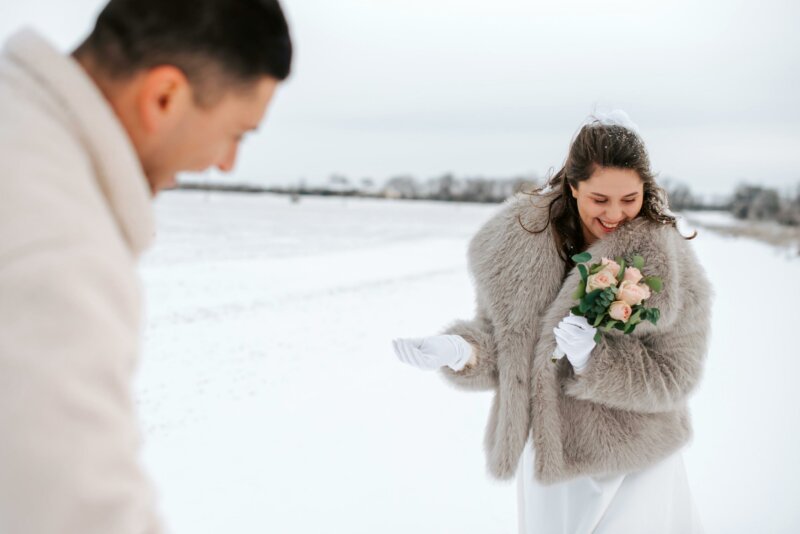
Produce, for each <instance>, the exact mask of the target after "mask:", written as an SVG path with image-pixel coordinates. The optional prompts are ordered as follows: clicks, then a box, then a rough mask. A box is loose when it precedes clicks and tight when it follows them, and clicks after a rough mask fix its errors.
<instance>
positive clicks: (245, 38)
mask: <svg viewBox="0 0 800 534" xmlns="http://www.w3.org/2000/svg"><path fill="white" fill-rule="evenodd" d="M73 55H74V56H75V58H76V59H77V60H78V61H79V62H80V63H81V65H82V66H83V67H84V69H86V71H87V72H88V73H89V75H90V76H91V77H92V78H93V79H94V81H95V82H96V83H97V85H98V86H99V87H100V89H101V91H102V92H103V94H104V95H105V96H106V98H107V99H108V101H109V102H110V104H111V106H112V107H113V108H114V111H115V112H116V114H117V116H118V117H119V119H120V121H121V122H122V124H123V125H124V127H125V129H126V130H127V132H128V134H129V135H130V137H131V140H132V142H133V145H134V147H135V148H136V151H137V153H138V155H139V160H140V161H141V163H142V167H143V169H144V172H145V174H146V176H147V179H148V181H149V182H150V187H151V190H152V191H153V193H154V194H155V193H156V192H158V191H159V190H160V189H163V188H164V187H169V186H170V185H172V184H173V183H174V176H175V174H176V173H177V172H180V171H201V170H204V169H206V168H209V167H214V166H216V167H218V168H219V169H220V170H222V171H228V170H230V169H231V168H232V167H233V165H234V161H235V159H236V151H237V148H238V144H239V141H240V140H241V138H242V136H243V135H244V134H245V133H246V132H247V131H249V130H254V129H255V128H256V127H257V126H258V124H259V123H260V122H261V119H262V118H263V116H264V113H265V111H266V108H267V106H268V104H269V102H270V100H271V98H272V95H273V92H274V90H275V87H276V86H277V84H278V82H279V81H281V80H284V79H286V77H287V76H288V75H289V70H290V65H291V58H292V44H291V39H290V37H289V30H288V26H287V23H286V19H285V17H284V15H283V12H282V11H281V8H280V6H279V4H278V2H277V0H111V1H110V2H109V3H108V5H106V7H105V9H103V11H102V12H101V13H100V16H99V17H98V19H97V24H96V25H95V28H94V30H93V31H92V33H91V34H90V35H89V37H88V38H87V39H86V41H85V42H84V43H83V44H81V45H80V47H78V49H77V50H76V51H75V52H74V54H73Z"/></svg>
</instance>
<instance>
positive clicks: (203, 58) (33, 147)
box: [0, 0, 292, 534]
mask: <svg viewBox="0 0 800 534" xmlns="http://www.w3.org/2000/svg"><path fill="white" fill-rule="evenodd" d="M291 54H292V49H291V41H290V38H289V32H288V28H287V24H286V20H285V18H284V15H283V13H282V11H281V8H280V6H279V5H278V3H277V0H168V1H166V0H111V1H110V2H109V4H108V5H107V6H106V7H105V9H104V10H103V11H102V13H101V14H100V15H99V18H98V20H97V24H96V27H95V28H94V30H93V31H92V33H91V35H90V36H89V37H88V38H87V40H86V41H85V42H84V43H83V44H82V45H81V46H80V47H79V48H78V49H77V50H76V51H75V52H74V53H73V54H72V56H63V55H61V54H59V53H58V52H56V51H55V50H54V49H53V48H52V47H51V46H50V45H49V44H48V43H47V42H45V41H44V40H43V39H41V38H40V37H39V36H37V35H36V34H35V33H33V32H31V31H23V32H21V33H19V34H17V35H15V36H13V37H12V38H11V39H10V40H9V41H8V42H7V44H6V46H5V49H4V51H3V53H2V56H0V151H2V152H1V153H2V157H1V158H0V532H2V533H3V534H17V533H20V534H21V533H24V534H40V533H60V534H72V533H81V534H122V533H125V534H128V533H130V534H151V533H157V532H161V531H162V529H161V526H160V523H159V519H158V517H157V513H156V511H155V508H156V507H155V504H154V502H153V501H154V498H153V495H152V492H151V490H150V488H149V483H148V481H147V479H146V477H145V476H144V475H143V473H142V470H141V468H140V465H139V463H138V447H139V445H138V442H139V436H138V428H137V423H136V418H135V413H134V412H135V409H134V405H133V401H132V393H131V381H132V375H133V372H134V370H135V367H136V363H137V358H138V347H139V342H138V336H139V330H140V326H141V325H140V322H139V321H140V318H139V315H140V303H139V289H138V280H137V275H136V271H135V268H136V260H137V257H138V256H139V255H140V254H141V252H142V251H143V250H144V249H145V248H146V247H147V246H148V243H149V242H150V240H151V238H152V236H153V233H154V230H153V215H152V213H151V206H150V199H151V197H152V196H153V195H155V194H156V193H157V192H158V191H159V190H160V189H162V188H164V187H168V186H170V185H172V184H173V183H174V176H175V173H177V172H179V171H182V170H193V171H199V170H202V169H205V168H207V167H212V166H216V167H218V168H219V169H221V170H223V171H228V170H230V169H231V168H233V165H234V161H235V159H236V150H237V147H238V145H239V141H240V140H241V138H242V136H243V135H244V134H245V132H247V131H249V130H253V129H255V128H256V127H257V126H258V124H259V122H260V121H261V120H262V118H263V116H264V113H265V110H266V108H267V105H268V104H269V102H270V99H271V97H272V94H273V91H274V90H275V88H276V85H277V84H278V82H279V81H281V80H283V79H285V78H286V77H287V76H288V74H289V68H290V62H291Z"/></svg>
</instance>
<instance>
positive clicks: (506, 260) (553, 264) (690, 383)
mask: <svg viewBox="0 0 800 534" xmlns="http://www.w3.org/2000/svg"><path fill="white" fill-rule="evenodd" d="M546 200H547V199H546V198H542V197H530V196H527V195H521V196H519V197H517V198H515V199H513V200H511V201H509V202H508V203H507V204H506V205H505V206H504V208H503V209H502V210H501V211H500V212H499V213H498V214H497V215H496V216H494V217H493V218H492V219H491V220H489V221H488V222H487V223H486V224H485V225H484V227H483V228H482V229H481V230H480V231H479V232H478V233H477V234H476V235H475V237H474V238H473V239H472V241H471V243H470V247H469V266H470V272H471V274H472V276H473V279H474V283H475V290H476V301H477V302H476V307H477V310H476V316H475V318H474V319H473V320H471V321H459V322H457V323H455V324H454V325H452V326H451V327H450V328H448V329H447V331H446V333H449V334H458V335H461V336H463V337H464V338H465V339H467V341H469V342H471V343H472V344H473V345H475V346H476V347H477V349H478V350H477V354H478V359H477V362H476V363H475V365H474V366H472V367H468V368H466V369H464V370H463V371H461V372H454V371H452V370H450V369H449V368H444V369H443V371H442V372H443V373H444V375H445V376H446V377H447V378H448V379H449V380H451V381H452V382H454V383H455V384H456V385H458V386H460V387H463V388H467V389H478V390H486V389H488V390H494V391H495V396H494V402H493V404H492V408H491V413H490V416H489V421H488V423H487V428H486V437H485V442H484V447H485V450H486V453H487V461H488V468H489V471H490V472H491V473H492V474H493V475H494V476H495V477H497V478H500V479H507V478H511V477H512V476H513V475H514V473H515V470H516V468H517V465H518V461H519V457H520V453H521V451H522V449H523V447H524V446H525V443H526V441H527V439H528V436H529V433H531V432H532V442H533V444H534V448H535V450H536V455H535V456H536V464H535V469H534V474H535V477H536V479H537V480H539V481H540V482H542V483H545V484H549V483H554V482H559V481H563V480H567V479H570V478H572V477H575V476H578V475H601V474H610V473H620V472H631V471H636V470H640V469H642V468H644V467H647V466H649V465H652V464H653V463H655V462H657V461H658V460H660V459H662V458H665V457H666V456H668V455H669V454H670V453H672V452H674V451H676V450H677V449H678V448H680V447H681V446H682V445H684V444H685V443H686V442H687V441H688V440H689V439H690V438H691V435H692V429H691V422H690V416H689V412H688V410H687V406H686V401H687V397H688V396H689V394H690V393H691V392H692V390H693V389H694V388H695V387H696V386H697V384H698V382H699V380H700V378H701V375H702V369H703V363H704V359H705V356H706V350H707V344H708V337H709V325H710V313H711V298H712V292H711V288H710V285H709V282H708V280H707V277H706V275H705V273H704V271H703V268H702V267H701V266H700V265H699V263H698V261H697V258H696V256H695V254H694V251H693V250H692V248H691V245H690V242H688V241H686V240H685V239H684V238H683V237H681V236H680V235H679V234H678V232H677V231H676V230H675V229H674V228H672V227H670V226H663V225H659V224H656V223H653V222H651V221H649V220H647V219H644V218H642V217H639V218H637V219H635V220H633V221H630V222H629V223H627V224H625V225H623V226H621V227H620V228H619V229H618V230H616V231H615V232H614V233H612V234H610V235H609V236H607V237H605V238H604V239H602V240H599V241H597V242H595V243H594V244H593V245H592V246H591V247H589V249H588V252H590V253H591V254H592V262H594V261H599V260H600V258H601V257H603V256H605V257H609V258H614V257H617V256H632V255H633V254H634V253H638V254H641V255H642V256H644V258H645V268H644V273H645V275H659V276H661V278H662V279H663V282H664V289H663V291H662V292H661V293H653V296H652V297H651V298H650V300H648V305H649V306H652V307H657V308H659V309H660V310H661V318H660V320H659V322H658V324H657V325H653V324H651V323H649V322H647V323H641V324H639V325H638V326H637V327H636V330H635V331H634V332H633V333H632V334H630V335H623V334H622V333H621V332H620V331H616V330H615V331H613V332H612V333H610V334H605V333H604V334H603V339H602V340H601V341H600V343H599V344H598V345H597V346H596V347H595V348H594V350H593V351H592V356H591V358H590V360H589V364H588V367H587V368H586V370H585V371H584V372H583V373H582V374H581V375H575V373H574V372H573V370H572V367H571V365H570V364H569V362H568V360H567V359H566V358H563V359H562V360H560V361H559V363H557V364H556V363H553V362H552V361H551V360H550V356H551V355H552V353H553V350H554V349H555V347H556V342H555V337H554V335H553V328H554V327H556V326H557V325H558V323H559V321H560V320H561V319H562V318H564V317H565V316H567V315H568V314H569V311H570V308H571V307H572V306H574V305H575V304H576V301H574V300H573V298H572V293H573V292H574V291H575V288H576V287H577V285H578V281H579V280H580V275H579V273H578V270H577V269H576V268H573V269H571V270H570V272H569V273H568V274H567V276H566V279H564V275H565V267H564V263H563V261H562V260H561V259H560V258H559V256H558V252H557V250H556V247H555V242H554V239H553V235H552V233H551V231H550V228H548V229H547V230H546V231H544V232H542V233H540V234H531V233H529V232H527V231H525V230H524V229H523V228H522V227H521V226H520V223H519V221H518V217H520V218H521V220H522V222H523V223H524V225H525V226H526V227H527V228H529V229H532V230H538V229H541V228H542V227H543V226H544V224H545V223H546V221H547V208H546V205H547V202H546Z"/></svg>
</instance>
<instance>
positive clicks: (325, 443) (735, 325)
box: [136, 192, 800, 534]
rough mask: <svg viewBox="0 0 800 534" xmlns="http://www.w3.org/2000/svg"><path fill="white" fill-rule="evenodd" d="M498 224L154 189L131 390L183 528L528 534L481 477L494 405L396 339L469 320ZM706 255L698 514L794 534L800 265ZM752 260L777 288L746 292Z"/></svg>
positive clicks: (715, 250) (725, 252) (498, 488)
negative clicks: (710, 286)
mask: <svg viewBox="0 0 800 534" xmlns="http://www.w3.org/2000/svg"><path fill="white" fill-rule="evenodd" d="M497 208H498V207H497V206H493V205H483V206H481V205H463V204H450V203H436V202H395V201H380V200H354V199H349V200H343V199H339V198H325V199H322V198H303V199H302V200H301V201H300V202H299V203H297V204H293V203H291V202H290V201H289V199H288V198H287V197H279V196H271V195H240V194H215V193H200V192H191V193H190V192H174V193H166V194H163V195H162V196H161V197H160V198H159V200H158V202H157V215H158V219H159V226H158V227H159V235H158V236H157V241H156V246H155V247H154V249H153V250H152V251H151V252H150V253H149V254H148V256H147V257H146V258H145V261H144V262H143V265H142V277H143V282H144V287H145V291H146V296H147V303H148V304H147V310H148V313H147V321H146V328H145V336H144V337H145V343H144V356H143V361H142V364H141V368H140V372H139V378H138V382H137V385H136V393H137V400H138V406H139V411H140V415H141V418H142V421H143V433H144V441H145V447H144V462H145V465H146V468H147V469H148V471H149V473H150V474H151V476H152V478H153V479H154V481H155V483H156V486H157V488H158V493H159V496H160V505H161V508H162V510H163V513H164V516H165V519H166V522H167V524H168V525H169V526H170V527H171V531H172V532H175V533H183V532H192V533H197V534H204V533H209V534H211V533H214V534H216V533H219V532H236V533H241V534H247V533H254V534H255V533H264V532H278V533H311V532H315V533H316V532H347V533H374V532H382V533H408V532H414V533H415V534H423V533H431V534H433V533H436V534H441V533H450V532H453V533H459V534H461V533H464V534H467V533H513V532H516V493H515V485H514V483H513V482H509V483H500V482H495V481H493V480H492V479H490V478H489V477H488V475H487V474H486V470H485V461H484V457H483V451H482V439H483V429H484V425H485V421H486V416H487V413H488V409H489V403H490V395H489V394H488V393H468V392H462V391H457V390H455V389H454V388H452V387H450V386H448V385H447V384H446V383H445V382H444V381H443V380H442V379H441V378H440V377H439V376H437V375H436V374H435V373H431V372H423V371H419V370H416V369H413V368H410V367H406V366H404V365H402V364H401V363H399V362H398V361H397V360H396V358H395V357H394V355H393V353H392V351H391V343H390V340H391V339H392V338H393V337H406V336H420V335H428V334H434V333H437V332H438V331H439V330H441V329H442V328H443V327H444V326H446V325H447V324H448V323H450V322H451V321H452V320H454V319H456V318H469V317H471V316H472V311H473V293H472V286H471V282H470V280H469V277H468V275H467V272H466V258H465V252H466V244H467V241H468V239H469V237H470V236H471V235H472V234H473V233H474V232H475V231H476V230H477V229H478V228H479V227H480V225H481V224H482V223H483V222H484V221H485V220H486V219H488V218H489V217H490V216H491V215H492V214H493V213H494V212H495V210H497ZM694 243H695V246H696V249H697V251H698V254H699V255H700V257H701V261H702V262H703V263H704V265H706V268H707V270H708V272H709V275H710V276H711V278H712V280H714V283H715V287H716V291H717V297H716V300H715V311H714V318H713V323H714V327H713V328H714V329H713V333H712V344H711V351H710V355H709V360H708V366H707V369H706V375H705V378H704V381H703V383H702V385H701V387H700V388H699V390H698V391H697V392H696V394H695V395H694V396H693V398H692V400H691V407H692V410H693V413H694V426H695V438H694V441H693V442H692V443H691V444H690V446H689V447H688V448H687V449H685V460H686V464H687V469H688V471H689V477H690V480H691V482H692V487H693V491H694V493H695V498H696V500H697V504H698V507H699V508H700V511H701V514H702V516H703V518H704V522H705V525H706V529H707V532H709V533H710V534H711V533H723V532H724V533H735V532H743V533H744V532H752V531H755V530H757V529H758V530H760V531H764V532H771V533H772V532H776V533H780V532H795V531H797V530H798V529H799V528H800V510H799V509H798V508H797V507H796V506H795V500H796V499H795V498H794V491H793V490H794V484H793V482H794V481H797V480H800V462H797V461H795V459H794V457H793V453H794V452H795V451H797V450H800V418H798V416H797V415H796V409H795V408H794V406H795V405H796V404H797V403H796V401H795V399H794V397H793V396H792V395H791V393H792V391H793V388H792V384H791V383H790V380H791V379H792V377H794V376H797V374H798V371H800V363H798V358H797V356H798V355H799V354H798V351H797V349H796V348H795V347H794V345H793V337H792V336H791V335H790V333H791V332H792V330H791V328H792V326H793V321H790V317H792V316H793V315H792V312H791V310H790V308H789V296H790V295H798V294H800V291H798V290H799V289H800V287H798V286H799V285H800V283H798V279H800V278H798V276H797V275H798V274H800V262H798V261H791V260H789V259H787V258H786V257H785V256H784V255H781V254H779V253H777V252H776V251H775V249H774V248H773V247H770V246H768V245H762V244H760V243H756V242H753V241H749V240H742V239H734V238H725V237H721V236H717V235H715V234H713V233H711V232H708V231H704V230H702V229H701V235H700V237H698V238H697V239H696V240H695V242H694ZM743 258H746V259H745V260H744V261H747V263H748V264H752V265H754V266H756V268H755V269H753V270H751V271H749V272H758V273H764V274H765V275H766V276H768V277H769V279H771V280H776V281H777V280H780V282H779V283H780V289H779V290H778V291H774V292H770V291H768V290H767V289H763V290H762V289H760V288H759V285H758V284H755V285H754V284H752V283H748V284H747V285H746V286H745V285H742V289H739V288H738V287H737V286H736V282H737V281H739V279H740V277H741V274H738V270H737V271H736V272H737V274H733V271H732V270H731V266H732V265H733V264H734V262H736V263H739V262H740V261H742V259H743ZM737 260H739V261H737ZM749 278H750V277H748V279H749ZM754 287H755V288H756V289H755V290H753V288H754ZM765 287H768V286H767V285H766V284H765ZM745 289H747V291H745ZM773 293H774V294H773Z"/></svg>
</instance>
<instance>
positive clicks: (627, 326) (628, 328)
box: [623, 322, 636, 334]
mask: <svg viewBox="0 0 800 534" xmlns="http://www.w3.org/2000/svg"><path fill="white" fill-rule="evenodd" d="M634 328H636V325H635V324H631V323H630V322H628V323H626V324H625V330H623V332H625V333H626V334H630V333H631V332H633V329H634Z"/></svg>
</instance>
